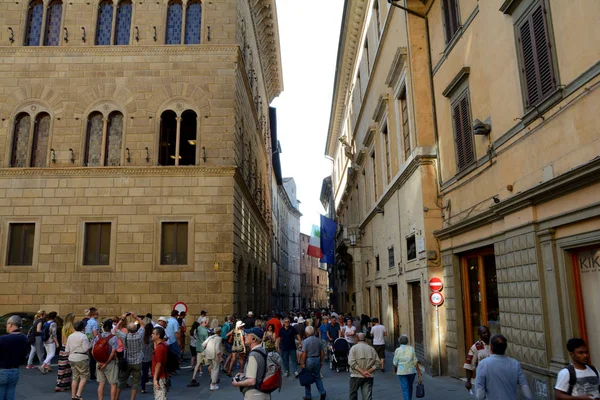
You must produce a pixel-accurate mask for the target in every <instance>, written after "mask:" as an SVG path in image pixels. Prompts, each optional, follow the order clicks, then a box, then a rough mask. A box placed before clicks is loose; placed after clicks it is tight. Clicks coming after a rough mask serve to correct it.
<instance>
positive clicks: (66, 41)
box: [63, 26, 69, 43]
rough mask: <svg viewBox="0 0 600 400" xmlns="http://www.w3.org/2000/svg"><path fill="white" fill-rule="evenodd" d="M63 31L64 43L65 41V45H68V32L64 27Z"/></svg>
mask: <svg viewBox="0 0 600 400" xmlns="http://www.w3.org/2000/svg"><path fill="white" fill-rule="evenodd" d="M63 30H64V31H65V37H64V41H65V43H69V30H68V29H67V27H66V26H65V27H64V28H63Z"/></svg>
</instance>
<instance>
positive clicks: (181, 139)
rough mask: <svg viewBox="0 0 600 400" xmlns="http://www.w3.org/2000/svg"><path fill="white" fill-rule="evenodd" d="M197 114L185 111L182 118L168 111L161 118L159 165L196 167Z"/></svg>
mask: <svg viewBox="0 0 600 400" xmlns="http://www.w3.org/2000/svg"><path fill="white" fill-rule="evenodd" d="M196 132H197V114H196V112H194V111H192V110H185V111H184V112H183V113H182V114H181V116H178V115H177V113H175V111H172V110H166V111H164V112H163V113H162V114H161V116H160V137H159V144H158V147H159V154H158V163H159V164H160V165H196V147H197V146H196V140H197V139H196Z"/></svg>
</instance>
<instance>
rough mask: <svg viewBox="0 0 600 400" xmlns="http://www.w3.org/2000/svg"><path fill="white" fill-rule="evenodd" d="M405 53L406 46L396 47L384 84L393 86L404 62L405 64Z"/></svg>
mask: <svg viewBox="0 0 600 400" xmlns="http://www.w3.org/2000/svg"><path fill="white" fill-rule="evenodd" d="M406 55H407V51H406V47H398V49H397V50H396V54H395V55H394V60H393V61H392V65H391V66H390V70H389V71H388V74H387V77H386V78H385V84H386V85H387V86H388V87H394V86H395V85H396V82H397V81H398V78H400V72H402V69H403V68H404V64H406Z"/></svg>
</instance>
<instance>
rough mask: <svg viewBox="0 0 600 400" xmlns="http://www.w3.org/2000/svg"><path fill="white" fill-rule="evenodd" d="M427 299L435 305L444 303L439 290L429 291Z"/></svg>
mask: <svg viewBox="0 0 600 400" xmlns="http://www.w3.org/2000/svg"><path fill="white" fill-rule="evenodd" d="M429 301H430V302H431V304H432V305H434V306H436V307H437V306H441V305H442V304H443V303H444V295H442V294H441V293H440V292H433V293H431V296H429Z"/></svg>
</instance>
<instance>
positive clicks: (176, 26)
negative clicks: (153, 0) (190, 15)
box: [165, 0, 183, 44]
mask: <svg viewBox="0 0 600 400" xmlns="http://www.w3.org/2000/svg"><path fill="white" fill-rule="evenodd" d="M182 20H183V6H182V5H181V1H177V0H175V1H171V2H170V3H169V6H168V8H167V37H166V40H165V43H166V44H181V24H182V22H183V21H182Z"/></svg>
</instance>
